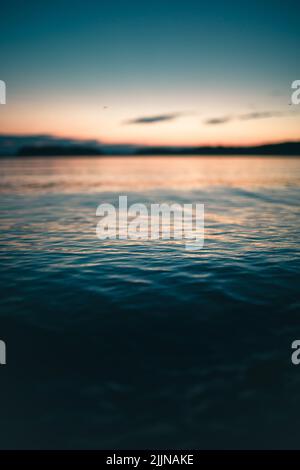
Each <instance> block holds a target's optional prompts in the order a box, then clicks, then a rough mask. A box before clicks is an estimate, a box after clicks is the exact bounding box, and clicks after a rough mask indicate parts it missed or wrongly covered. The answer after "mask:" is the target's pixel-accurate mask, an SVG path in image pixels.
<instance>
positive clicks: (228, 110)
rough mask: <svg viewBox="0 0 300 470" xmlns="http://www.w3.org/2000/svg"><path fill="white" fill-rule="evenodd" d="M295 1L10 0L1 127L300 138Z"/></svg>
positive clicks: (129, 135) (138, 135) (1, 48)
mask: <svg viewBox="0 0 300 470" xmlns="http://www.w3.org/2000/svg"><path fill="white" fill-rule="evenodd" d="M299 18H300V3H299V1H294V0H285V1H284V2H283V1H278V0H264V1H262V0H259V1H258V0H251V1H247V0H245V1H231V0H227V1H225V0H224V1H220V0H209V1H200V0H195V1H194V0H180V1H178V0H172V1H171V0H169V1H167V0H152V1H151V2H150V1H149V2H148V1H143V0H139V1H135V0H110V1H108V0H107V1H101V0H98V1H93V0H89V1H83V0H81V1H78V0H72V1H68V0H60V1H57V0H52V1H48V0H44V1H43V2H40V1H31V0H28V1H15V0H10V1H9V2H5V3H4V4H3V5H1V30H0V79H1V80H4V81H5V82H6V87H7V104H6V105H4V106H3V105H1V106H0V133H1V134H5V135H6V134H14V135H15V134H17V135H36V134H50V135H55V136H58V137H68V138H74V139H96V140H99V141H100V142H103V143H106V144H138V145H219V144H222V145H246V144H259V143H266V142H278V141H286V140H300V105H299V106H297V105H291V83H292V82H293V81H294V80H296V79H300V60H299V59H300V24H299V22H300V20H299Z"/></svg>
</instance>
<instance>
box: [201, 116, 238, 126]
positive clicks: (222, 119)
mask: <svg viewBox="0 0 300 470" xmlns="http://www.w3.org/2000/svg"><path fill="white" fill-rule="evenodd" d="M233 119H234V118H233V117H232V116H221V117H216V118H211V119H207V120H206V121H205V124H208V125H211V126H215V125H217V124H225V123H226V122H229V121H232V120H233Z"/></svg>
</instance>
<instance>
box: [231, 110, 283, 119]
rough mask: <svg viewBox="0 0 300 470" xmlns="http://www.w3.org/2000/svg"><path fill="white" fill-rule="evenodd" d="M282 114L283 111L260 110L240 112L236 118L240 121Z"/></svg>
mask: <svg viewBox="0 0 300 470" xmlns="http://www.w3.org/2000/svg"><path fill="white" fill-rule="evenodd" d="M282 115H283V113H281V112H279V111H261V112H255V113H248V114H241V115H240V116H238V119H240V120H241V121H248V120H250V119H265V118H272V117H277V116H282Z"/></svg>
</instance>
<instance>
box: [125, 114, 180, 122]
mask: <svg viewBox="0 0 300 470" xmlns="http://www.w3.org/2000/svg"><path fill="white" fill-rule="evenodd" d="M183 114H184V113H170V114H158V115H155V116H141V117H138V118H135V119H129V120H128V121H125V122H124V123H123V124H156V123H158V122H164V121H173V120H174V119H177V118H178V117H180V116H182V115H183Z"/></svg>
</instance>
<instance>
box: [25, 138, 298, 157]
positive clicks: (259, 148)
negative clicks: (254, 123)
mask: <svg viewBox="0 0 300 470" xmlns="http://www.w3.org/2000/svg"><path fill="white" fill-rule="evenodd" d="M72 155H73V156H74V155H81V156H89V155H90V156H92V155H95V156H96V155H107V156H108V155H109V156H113V155H124V156H125V155H140V156H147V155H148V156H149V155H195V156H196V155H266V156H267V155H270V156H271V155H273V156H276V155H278V156H300V142H282V143H276V144H266V145H256V146H247V147H225V146H217V147H213V146H203V147H134V146H132V147H131V148H130V150H129V151H128V149H127V150H126V152H122V149H120V148H118V149H117V148H114V147H113V146H111V148H110V146H105V147H102V148H101V146H99V147H94V146H89V145H84V146H82V145H80V144H76V145H38V146H34V145H32V146H23V147H20V149H19V150H18V151H17V156H20V157H26V156H33V157H34V156H49V157H51V156H72Z"/></svg>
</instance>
